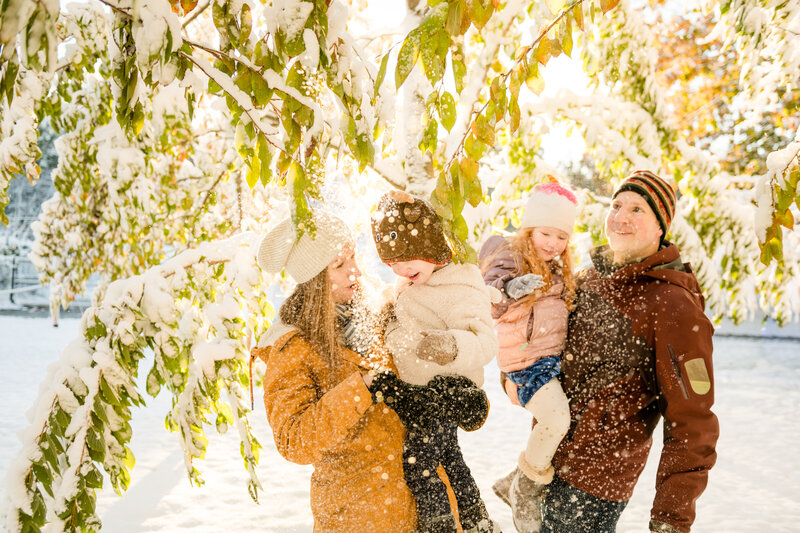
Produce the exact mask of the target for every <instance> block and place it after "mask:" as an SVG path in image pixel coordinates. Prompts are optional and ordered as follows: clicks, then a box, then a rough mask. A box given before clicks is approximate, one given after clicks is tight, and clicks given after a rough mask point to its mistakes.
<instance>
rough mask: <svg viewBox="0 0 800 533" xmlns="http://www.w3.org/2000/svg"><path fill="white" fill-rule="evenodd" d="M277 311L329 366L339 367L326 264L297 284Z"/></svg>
mask: <svg viewBox="0 0 800 533" xmlns="http://www.w3.org/2000/svg"><path fill="white" fill-rule="evenodd" d="M278 314H279V316H280V318H281V321H283V323H284V324H287V325H291V326H294V327H296V328H297V329H299V330H300V333H301V334H302V335H303V337H304V338H305V339H306V340H307V341H308V342H309V343H310V344H311V345H312V346H313V347H314V348H315V349H316V350H317V351H318V352H319V353H320V354H321V355H322V357H323V358H324V359H325V360H326V361H327V362H328V365H329V366H330V368H331V369H335V368H337V367H338V366H339V364H340V363H341V357H340V355H339V352H340V350H341V347H342V343H341V340H340V332H339V330H338V325H337V321H336V309H335V307H334V304H333V296H332V294H331V283H330V279H329V278H328V268H327V267H326V268H324V269H323V270H322V272H320V273H319V274H317V275H316V276H314V277H313V278H311V279H310V280H308V281H306V282H305V283H299V284H298V285H297V287H295V289H294V292H292V294H291V295H290V296H289V297H288V298H286V301H284V302H283V305H281V309H280V311H279V312H278Z"/></svg>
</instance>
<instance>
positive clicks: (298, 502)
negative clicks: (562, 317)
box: [0, 316, 800, 533]
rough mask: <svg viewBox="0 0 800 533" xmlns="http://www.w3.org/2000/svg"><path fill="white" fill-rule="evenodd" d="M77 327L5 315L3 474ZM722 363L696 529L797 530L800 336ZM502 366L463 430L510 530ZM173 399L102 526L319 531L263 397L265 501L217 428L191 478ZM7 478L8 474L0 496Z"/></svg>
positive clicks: (643, 505) (643, 485)
mask: <svg viewBox="0 0 800 533" xmlns="http://www.w3.org/2000/svg"><path fill="white" fill-rule="evenodd" d="M724 329H725V331H727V332H728V333H737V332H739V331H746V332H748V333H752V332H753V331H754V330H755V331H758V328H757V327H756V328H753V327H752V326H750V328H749V329H748V330H744V329H737V328H732V327H730V326H726V327H725V328H724ZM77 332H78V320H77V319H75V318H68V319H62V320H61V326H60V327H59V328H53V327H52V326H51V325H50V321H49V319H47V318H28V317H22V316H0V338H2V339H3V341H2V344H3V354H2V358H0V375H2V380H3V381H2V388H0V395H1V396H0V425H1V426H2V427H3V431H2V432H1V433H0V479H3V480H4V479H5V473H6V470H7V469H8V465H9V464H10V462H11V461H12V460H14V459H15V458H16V456H17V454H18V453H19V451H20V443H19V440H18V438H17V436H16V434H17V432H18V431H19V430H21V429H23V428H25V427H27V421H26V418H25V412H26V411H27V410H28V409H29V408H30V407H31V406H32V405H33V403H34V399H35V398H36V396H37V391H38V388H39V383H40V382H41V380H42V379H43V378H44V376H45V372H46V368H47V366H48V365H49V364H50V363H51V362H53V361H55V360H56V359H57V358H58V355H59V353H60V351H61V349H62V348H63V347H64V346H65V345H66V343H67V342H69V341H70V340H72V339H74V338H75V337H76V335H77ZM794 332H795V334H797V332H798V328H797V327H795V329H794ZM715 365H716V380H717V382H716V384H717V405H716V409H715V411H716V413H717V416H718V417H719V419H720V425H721V429H722V435H721V437H720V441H719V445H718V447H717V451H718V454H719V460H718V462H717V466H716V467H715V468H714V469H713V470H712V472H711V476H710V482H709V487H708V489H707V490H706V492H705V494H703V496H702V497H701V498H700V500H699V502H698V518H697V522H696V524H695V527H694V529H693V531H695V532H698V533H702V532H719V531H725V532H753V531H770V532H774V533H779V532H789V531H798V524H800V475H798V472H800V454H798V453H797V449H798V448H797V443H798V440H800V419H799V418H798V417H797V416H796V414H795V409H796V406H797V405H799V404H800V342H791V341H785V340H774V339H773V340H749V339H742V338H726V337H721V336H718V337H717V338H716V339H715ZM143 368H145V367H143ZM496 375H497V372H496V367H494V366H492V367H490V368H489V369H488V370H487V380H486V388H487V391H488V394H489V397H490V400H491V401H492V408H491V412H490V415H489V420H488V421H487V423H486V425H485V426H484V427H483V428H482V429H480V430H478V431H476V432H474V433H464V432H461V437H460V440H461V444H462V447H463V449H464V455H465V457H466V461H467V464H469V465H470V467H471V468H472V471H473V474H474V476H475V478H476V480H477V482H478V485H479V486H480V489H481V493H482V495H483V497H484V499H485V501H486V504H487V506H488V508H489V512H490V514H491V516H492V517H493V518H494V519H495V520H496V521H497V522H498V523H499V524H500V525H501V526H502V528H503V530H504V531H506V532H510V531H514V528H513V526H512V525H511V516H510V511H509V509H508V508H507V507H506V506H505V505H504V504H503V503H502V502H501V501H500V500H499V499H498V498H497V497H496V496H495V495H494V493H492V491H491V484H492V482H493V481H494V480H495V479H496V478H498V477H500V476H502V475H504V474H506V473H507V472H508V471H509V470H510V469H511V468H512V467H513V465H514V462H515V460H516V458H517V456H518V455H519V452H520V450H521V449H522V447H523V446H524V444H525V442H526V438H527V428H528V427H529V418H528V417H529V416H530V415H528V414H527V412H526V411H524V410H523V409H520V408H518V407H513V406H512V405H510V404H509V403H508V401H507V400H506V399H505V397H504V396H503V394H502V392H501V390H500V387H499V384H498V380H497V379H496V378H495V376H496ZM169 406H170V400H169V398H168V397H167V396H164V395H162V396H160V397H158V398H155V399H152V398H149V401H148V404H147V406H146V407H145V408H143V409H139V410H138V411H135V412H134V420H133V429H134V431H133V440H132V449H133V452H134V454H135V455H136V466H135V468H134V469H133V472H132V482H131V487H130V490H129V491H128V493H127V494H126V495H125V496H124V498H120V497H118V496H117V495H116V494H115V493H114V492H113V490H108V491H104V492H103V493H102V494H100V496H99V498H98V508H99V513H100V517H101V518H102V520H103V523H104V530H106V531H113V532H142V531H164V532H180V531H212V532H214V531H245V530H257V531H267V532H281V533H284V532H292V531H297V532H307V531H311V525H312V520H311V516H310V511H309V507H308V479H309V476H310V473H311V468H310V467H306V466H298V465H294V464H291V463H288V462H286V461H285V460H283V459H282V458H281V457H280V456H279V455H278V454H277V452H276V451H275V447H274V444H273V442H272V434H271V432H270V430H269V427H268V426H267V424H266V416H265V414H264V407H263V404H262V405H256V412H255V415H254V416H253V422H254V427H255V431H256V434H257V435H258V438H259V439H260V441H261V443H262V445H263V446H264V450H263V451H262V454H261V463H260V465H259V476H260V479H261V482H262V484H263V485H264V489H265V490H264V491H263V492H262V493H261V495H260V501H261V504H260V505H256V504H254V503H253V502H252V501H251V500H250V497H249V496H248V495H247V489H246V486H247V476H246V473H245V470H244V467H243V465H242V460H241V457H240V456H239V452H238V440H237V439H236V436H235V435H234V434H233V433H232V432H230V433H228V434H226V435H223V436H217V435H216V433H215V431H214V430H213V429H209V437H210V442H209V451H208V454H207V457H206V460H205V461H200V462H199V463H198V468H199V469H200V471H201V472H202V474H203V477H204V479H205V481H206V484H205V485H204V486H202V487H192V486H191V485H190V484H189V481H188V478H187V476H186V473H185V471H184V467H183V459H182V455H181V451H180V446H179V444H178V441H177V438H176V436H175V435H173V434H170V433H168V432H167V431H166V429H165V428H164V422H163V421H164V416H165V415H166V412H167V410H168V409H169ZM660 434H661V433H660V430H656V435H660ZM658 440H659V439H658V438H657V439H656V441H658ZM659 448H660V446H659V445H658V442H656V445H655V446H654V450H653V453H651V456H650V461H649V462H648V466H647V468H646V470H645V473H644V474H643V477H642V479H641V480H640V482H639V484H638V486H637V488H636V492H635V494H634V496H633V499H632V500H631V502H630V504H629V505H628V508H627V509H626V510H625V512H624V513H623V515H622V519H621V521H620V525H619V528H618V531H619V532H620V533H633V532H642V531H646V528H647V522H648V519H649V509H650V502H651V501H652V497H653V493H654V489H653V485H654V479H655V468H656V466H657V461H658V455H657V451H658V449H659ZM4 486H5V483H4V482H3V483H2V485H0V497H2V495H3V492H4Z"/></svg>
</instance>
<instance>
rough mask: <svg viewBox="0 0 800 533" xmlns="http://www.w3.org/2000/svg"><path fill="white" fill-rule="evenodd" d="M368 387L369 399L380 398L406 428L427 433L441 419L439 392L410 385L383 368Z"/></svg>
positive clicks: (377, 399) (376, 401) (379, 400)
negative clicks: (370, 397)
mask: <svg viewBox="0 0 800 533" xmlns="http://www.w3.org/2000/svg"><path fill="white" fill-rule="evenodd" d="M368 388H369V391H370V393H371V394H372V399H373V401H374V402H375V403H379V402H383V403H385V404H386V405H387V406H388V407H390V408H391V409H392V410H394V412H395V413H397V416H398V417H400V421H401V422H403V425H404V426H405V427H406V429H407V430H409V431H411V430H415V431H418V432H423V433H428V432H430V431H431V430H432V428H434V427H435V425H436V424H438V423H439V420H441V417H442V408H441V407H440V405H439V396H438V394H437V392H436V391H435V390H434V389H432V388H430V387H421V386H418V385H411V384H410V383H406V382H405V381H402V380H401V379H399V378H398V377H397V376H396V375H395V374H394V373H393V372H383V373H381V374H378V375H377V376H375V379H373V380H372V383H370V385H369V387H368Z"/></svg>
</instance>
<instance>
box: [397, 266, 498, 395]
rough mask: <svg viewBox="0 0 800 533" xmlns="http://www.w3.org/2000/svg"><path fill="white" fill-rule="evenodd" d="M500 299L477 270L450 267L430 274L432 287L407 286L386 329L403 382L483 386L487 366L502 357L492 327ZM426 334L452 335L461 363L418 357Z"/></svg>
mask: <svg viewBox="0 0 800 533" xmlns="http://www.w3.org/2000/svg"><path fill="white" fill-rule="evenodd" d="M493 300H494V301H499V300H500V294H498V291H496V290H495V289H492V288H490V287H487V286H486V285H485V284H484V283H483V279H482V277H481V273H480V270H479V269H478V267H477V266H475V265H472V264H469V263H462V264H455V263H450V264H448V265H447V266H445V267H443V268H441V269H439V270H436V271H434V272H433V274H431V277H430V278H429V279H428V281H427V282H425V283H423V284H416V285H410V286H406V287H403V288H402V290H400V293H399V294H398V296H397V301H396V302H395V306H394V312H395V315H396V317H397V318H396V320H394V321H391V322H389V324H388V325H387V326H386V333H385V339H386V347H387V348H388V349H389V351H390V352H391V354H392V357H393V358H394V363H395V364H396V365H397V371H398V375H399V376H400V379H402V380H403V381H406V382H407V383H412V384H414V385H426V384H427V383H428V381H430V380H431V379H432V378H433V377H434V376H437V375H439V374H454V375H461V376H466V377H468V378H469V379H471V380H472V381H474V382H475V384H476V385H478V386H479V387H480V386H482V385H483V379H484V376H483V367H484V366H485V365H486V364H487V363H488V362H489V361H491V360H492V358H494V356H495V355H496V354H497V337H496V336H495V332H494V327H493V324H492V314H491V305H492V301H493ZM423 331H441V332H447V333H449V334H451V335H452V336H453V337H454V338H455V341H456V346H457V350H458V353H457V355H456V358H455V359H454V360H453V361H452V362H450V363H447V364H445V365H439V364H436V363H434V362H431V361H426V360H422V359H419V358H418V357H417V351H416V350H417V345H418V344H419V341H420V340H421V339H422V332H423Z"/></svg>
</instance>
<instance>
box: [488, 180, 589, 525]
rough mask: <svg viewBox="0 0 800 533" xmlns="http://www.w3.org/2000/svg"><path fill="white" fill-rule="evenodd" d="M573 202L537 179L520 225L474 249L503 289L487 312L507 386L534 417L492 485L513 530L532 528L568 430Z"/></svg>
mask: <svg viewBox="0 0 800 533" xmlns="http://www.w3.org/2000/svg"><path fill="white" fill-rule="evenodd" d="M576 209H577V199H576V198H575V195H574V194H573V193H572V191H570V190H569V189H567V188H566V187H564V186H563V185H561V184H560V183H558V182H557V181H555V179H554V178H551V181H550V182H548V183H543V184H538V185H536V186H535V187H534V188H533V191H532V192H531V195H530V198H529V200H528V204H527V206H526V208H525V212H524V214H523V217H522V220H521V225H520V228H519V230H518V231H517V232H516V233H515V234H514V235H512V236H508V237H503V236H499V235H495V236H493V237H491V238H490V239H489V240H488V241H486V243H485V244H484V246H483V247H482V249H481V251H480V256H479V257H480V260H481V270H482V272H483V274H484V281H485V282H486V283H487V284H488V285H491V286H493V287H495V288H497V289H499V290H500V291H501V292H502V293H503V295H504V297H503V301H502V302H501V303H499V304H494V305H493V306H492V316H493V318H494V319H495V330H496V332H497V337H498V341H499V344H500V350H499V353H498V355H497V363H498V366H499V367H500V370H501V371H502V372H504V373H505V374H506V376H507V378H508V379H507V380H506V381H505V383H506V384H507V385H506V389H507V390H506V392H507V394H508V395H509V398H510V399H511V401H512V403H515V404H517V403H518V404H519V405H521V406H523V407H524V408H525V409H527V410H528V411H530V412H531V414H532V415H533V417H534V418H535V420H536V423H535V425H534V427H533V430H532V431H531V434H530V436H529V437H528V443H527V447H526V448H525V450H524V451H523V452H522V454H521V455H520V457H519V461H518V468H517V469H515V470H514V472H512V473H511V474H510V475H509V476H507V477H506V478H503V479H501V480H500V481H498V482H497V483H496V484H495V485H494V487H493V489H494V490H495V492H496V493H497V494H498V496H499V497H500V498H501V499H503V501H505V502H506V503H507V504H509V505H510V506H511V509H512V515H513V519H514V525H515V526H516V527H517V529H518V530H519V531H525V532H529V531H539V527H540V524H541V498H540V494H541V491H542V488H543V487H544V486H545V485H547V484H548V483H550V481H551V480H552V479H553V466H552V459H553V455H554V454H555V452H556V449H557V448H558V445H559V443H560V442H561V439H562V438H563V437H564V435H566V433H567V430H568V429H569V423H570V413H569V403H568V400H567V397H566V396H565V395H564V391H563V390H562V388H561V384H560V383H559V380H558V375H559V373H560V370H561V357H560V354H561V351H562V350H563V348H564V343H565V339H566V334H567V319H568V316H569V310H570V308H571V306H572V302H573V300H574V298H575V280H574V278H573V274H572V263H571V260H570V255H569V237H570V235H571V234H572V229H573V225H574V222H575V212H576Z"/></svg>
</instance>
